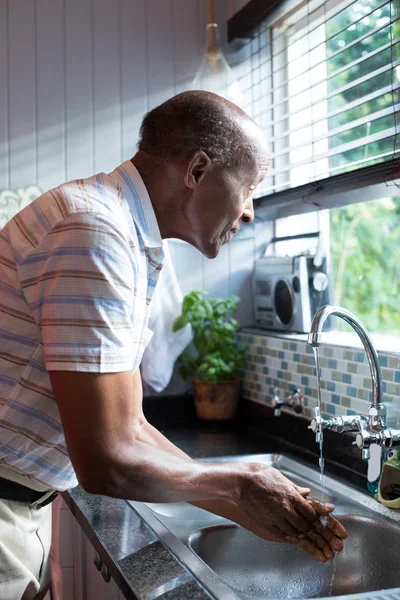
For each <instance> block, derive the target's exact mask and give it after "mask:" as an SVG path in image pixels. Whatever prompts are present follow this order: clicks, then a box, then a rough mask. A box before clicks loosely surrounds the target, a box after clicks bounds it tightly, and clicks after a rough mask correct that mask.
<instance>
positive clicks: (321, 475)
mask: <svg viewBox="0 0 400 600" xmlns="http://www.w3.org/2000/svg"><path fill="white" fill-rule="evenodd" d="M313 350H314V358H315V366H316V369H317V392H318V416H319V417H320V421H319V428H318V433H319V469H320V473H319V481H320V485H321V502H324V501H325V476H324V454H323V446H324V432H323V429H322V401H321V370H320V366H319V354H318V347H313ZM336 568H337V562H336V556H335V558H334V559H333V565H332V573H331V578H330V582H329V589H328V596H332V591H333V581H334V579H335V575H336Z"/></svg>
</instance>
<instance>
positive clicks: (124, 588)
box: [63, 398, 366, 600]
mask: <svg viewBox="0 0 400 600" xmlns="http://www.w3.org/2000/svg"><path fill="white" fill-rule="evenodd" d="M145 413H146V416H147V418H148V420H149V421H150V422H151V423H152V424H153V425H154V426H156V427H157V428H158V429H160V430H161V431H162V432H163V433H164V435H166V437H168V438H169V439H170V440H171V441H172V442H173V443H174V444H176V445H177V446H178V447H180V448H182V449H183V450H184V451H185V452H187V453H188V454H189V455H190V456H192V457H193V458H201V457H208V456H229V455H237V454H256V453H268V452H273V453H279V452H280V453H284V454H286V455H288V456H290V455H292V456H295V457H296V458H297V459H301V460H302V461H303V462H307V463H308V464H310V465H312V466H316V465H317V461H318V455H317V448H316V445H315V442H314V439H313V436H312V435H310V432H309V431H308V430H307V425H308V422H307V421H306V420H304V419H302V418H297V417H292V416H290V415H285V414H283V417H280V418H271V416H270V413H268V411H267V412H266V411H264V410H262V408H260V407H255V406H250V404H249V403H247V404H246V403H242V405H241V410H240V412H239V414H238V417H237V419H235V420H233V421H230V422H224V423H207V422H201V421H199V420H197V419H196V418H195V416H194V414H193V412H192V409H191V405H190V403H188V401H187V399H185V398H174V399H170V400H168V399H165V398H162V399H157V400H154V399H149V400H147V402H146V403H145ZM255 424H257V427H256V426H255ZM325 447H326V450H327V452H326V453H325V456H326V462H325V464H326V467H325V468H326V471H327V473H330V474H332V475H335V476H340V477H341V478H343V479H345V480H347V481H350V482H352V483H353V485H355V486H356V487H359V488H361V489H364V490H365V468H366V467H365V463H362V461H360V459H359V456H358V454H357V452H355V451H354V449H353V447H352V446H351V439H350V438H348V436H338V435H336V434H334V437H333V438H332V440H330V443H327V444H326V445H325ZM63 496H64V500H65V502H66V503H67V505H68V506H69V508H70V510H71V511H72V513H73V515H74V516H75V518H76V519H77V520H78V522H79V524H80V526H81V527H82V529H83V531H84V532H85V534H86V536H87V538H88V539H89V541H90V542H91V544H92V545H93V548H94V551H96V552H97V553H98V555H99V557H100V559H101V560H102V562H103V563H104V565H105V566H106V567H107V569H108V571H109V573H110V575H111V577H112V578H113V579H114V580H115V582H116V583H117V585H118V587H119V589H120V590H121V592H122V593H123V594H124V595H125V596H126V598H128V599H135V600H153V599H156V598H157V599H160V600H161V599H162V600H167V599H168V600H172V599H177V600H179V599H182V600H203V599H206V598H210V596H209V595H208V593H206V592H205V591H204V590H203V589H202V588H201V587H200V586H199V585H198V584H197V583H196V580H195V579H194V578H193V576H192V575H191V574H190V573H188V572H187V571H186V570H185V569H184V568H183V567H182V566H181V565H180V564H179V563H178V561H177V560H176V559H175V558H174V556H173V555H172V554H171V552H170V551H169V550H167V549H166V548H165V547H164V546H163V545H162V544H161V542H160V541H158V539H157V537H156V535H155V534H154V533H153V531H152V530H151V529H150V528H149V527H148V526H147V524H146V523H145V522H144V521H143V520H142V518H141V517H140V516H139V515H137V513H136V512H135V511H134V510H133V508H132V507H131V506H130V505H129V504H128V503H127V502H125V501H124V500H116V499H113V498H108V497H105V496H96V495H90V494H87V493H86V492H84V491H83V490H82V489H81V488H80V487H77V488H75V489H73V490H70V491H69V492H66V493H64V494H63Z"/></svg>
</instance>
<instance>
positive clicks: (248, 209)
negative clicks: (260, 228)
mask: <svg viewBox="0 0 400 600" xmlns="http://www.w3.org/2000/svg"><path fill="white" fill-rule="evenodd" d="M241 221H242V223H252V222H253V221H254V206H253V198H249V199H248V200H247V202H246V204H245V207H244V211H243V214H242V219H241Z"/></svg>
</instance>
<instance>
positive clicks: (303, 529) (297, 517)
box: [286, 506, 315, 535]
mask: <svg viewBox="0 0 400 600" xmlns="http://www.w3.org/2000/svg"><path fill="white" fill-rule="evenodd" d="M296 508H298V507H297V506H296ZM286 519H287V520H288V521H289V523H290V524H291V525H292V526H293V527H294V529H295V530H296V532H295V533H296V535H299V532H300V533H305V534H307V533H308V532H309V531H310V528H311V527H312V522H310V521H308V520H307V519H305V518H304V517H303V516H302V514H301V513H300V512H298V511H297V510H296V511H293V513H291V514H290V515H288V516H287V517H286ZM314 520H315V519H314Z"/></svg>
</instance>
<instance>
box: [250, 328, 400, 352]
mask: <svg viewBox="0 0 400 600" xmlns="http://www.w3.org/2000/svg"><path fill="white" fill-rule="evenodd" d="M241 332H243V333H253V334H254V333H256V334H257V335H266V336H268V337H277V338H280V339H285V340H300V341H303V342H306V341H307V333H285V332H283V331H271V330H266V329H260V328H258V327H243V329H241ZM371 338H372V341H373V342H374V344H375V348H376V350H377V352H384V353H387V354H397V355H400V336H398V335H379V334H371ZM322 340H323V342H322V343H323V344H327V345H329V346H340V347H341V348H343V347H344V348H363V345H362V342H361V340H360V338H359V337H358V335H357V334H356V333H353V332H351V331H326V332H323V334H322Z"/></svg>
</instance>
